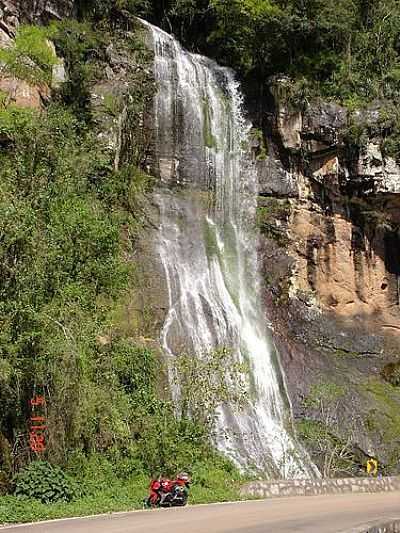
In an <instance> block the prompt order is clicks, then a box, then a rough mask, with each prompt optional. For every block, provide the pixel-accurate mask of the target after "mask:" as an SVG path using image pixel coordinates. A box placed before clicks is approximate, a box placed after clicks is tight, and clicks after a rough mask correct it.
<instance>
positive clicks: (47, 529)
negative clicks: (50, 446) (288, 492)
mask: <svg viewBox="0 0 400 533" xmlns="http://www.w3.org/2000/svg"><path fill="white" fill-rule="evenodd" d="M391 519H400V492H391V493H380V494H343V495H334V496H306V497H292V498H279V499H271V500H263V501H251V502H241V503H228V504H215V505H200V506H193V507H190V506H189V507H187V508H184V509H160V510H155V511H139V512H132V513H120V514H113V515H106V516H99V517H94V518H74V519H70V520H69V519H68V520H59V521H53V522H45V523H43V522H42V523H40V524H34V525H23V526H11V527H4V528H1V527H0V531H9V532H11V531H13V532H14V533H139V532H140V533H141V532H146V533H151V532H153V531H157V532H158V531H162V532H167V531H168V532H172V533H222V532H228V531H229V532H232V533H293V532H301V533H339V532H340V533H342V532H346V533H348V532H350V531H359V529H357V528H359V527H360V526H364V525H366V526H367V525H370V524H375V523H376V522H378V521H382V523H385V522H388V521H389V520H391Z"/></svg>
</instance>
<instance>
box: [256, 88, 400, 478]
mask: <svg viewBox="0 0 400 533" xmlns="http://www.w3.org/2000/svg"><path fill="white" fill-rule="evenodd" d="M289 85H290V82H289V81H288V80H286V79H278V80H276V79H275V80H273V82H272V83H271V87H270V92H271V99H270V101H269V102H268V108H267V111H266V112H265V114H264V116H263V128H264V134H265V135H266V139H267V140H266V143H267V145H268V157H267V158H265V160H264V157H262V154H261V148H262V147H261V148H260V143H256V144H255V146H256V148H255V157H256V158H258V163H257V165H258V168H259V175H260V197H259V226H260V228H261V233H262V240H261V245H260V253H261V254H262V257H263V265H264V280H265V287H266V291H265V294H266V302H267V307H268V312H269V315H270V319H272V323H273V327H274V330H275V338H276V342H277V345H278V346H279V348H280V352H281V357H282V359H283V363H284V366H285V370H286V375H287V380H288V386H289V389H290V393H291V398H292V401H293V405H294V411H295V415H296V417H297V418H298V419H302V418H303V417H307V418H308V417H311V419H312V420H314V421H319V422H323V421H324V417H325V422H326V421H327V420H326V412H325V413H324V412H323V410H324V409H323V407H324V405H323V401H322V399H321V398H320V401H319V402H317V403H318V407H317V406H316V405H314V406H313V407H314V409H313V408H310V405H309V403H307V398H309V395H310V391H312V390H315V389H316V387H317V388H318V387H319V390H320V391H321V390H323V387H326V388H329V385H332V384H335V385H337V387H338V388H337V390H338V391H339V393H338V394H337V398H336V399H335V402H336V403H335V406H334V408H332V411H331V412H330V415H329V419H330V420H329V421H330V423H332V422H333V423H334V425H335V424H336V426H335V427H336V429H335V431H334V433H335V432H336V433H337V434H339V435H340V437H341V438H342V439H344V440H347V439H350V440H352V442H353V443H354V444H355V447H356V448H360V449H361V450H363V451H364V452H365V453H366V454H368V453H370V454H376V455H377V456H379V457H380V458H381V460H382V461H383V462H384V463H385V464H386V465H387V466H388V467H389V468H392V467H394V466H395V465H397V463H398V458H399V452H400V450H399V446H398V445H399V442H398V431H399V430H400V415H399V407H400V393H399V390H398V389H396V388H395V387H394V386H393V385H392V384H393V383H394V384H396V383H397V381H396V371H397V368H398V367H397V364H398V362H399V342H400V305H399V304H400V278H399V275H400V255H399V253H400V246H399V244H400V234H399V223H400V219H399V212H400V211H399V207H400V167H399V164H398V162H397V161H396V160H395V159H394V158H393V157H391V156H390V155H388V154H387V153H386V152H387V151H385V142H384V141H385V137H386V136H387V135H390V131H389V130H388V129H387V117H386V116H384V111H383V104H382V103H380V104H377V105H375V106H371V107H370V108H368V109H366V110H364V111H362V112H361V111H355V112H352V113H350V112H349V111H348V110H347V109H345V108H343V107H340V106H338V105H336V104H334V103H327V102H322V101H312V102H303V103H302V105H301V108H300V109H299V106H298V105H297V106H294V105H293V103H292V102H291V101H290V97H289V96H288V87H289ZM260 154H261V155H260ZM397 372H398V371H397ZM325 403H326V402H325ZM325 407H326V406H325ZM339 420H340V423H337V422H338V421H339ZM359 457H360V460H361V461H362V454H361V456H359Z"/></svg>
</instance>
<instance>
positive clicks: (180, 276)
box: [144, 23, 314, 478]
mask: <svg viewBox="0 0 400 533" xmlns="http://www.w3.org/2000/svg"><path fill="white" fill-rule="evenodd" d="M144 24H146V25H147V27H148V28H149V30H150V31H149V33H150V35H151V39H152V46H153V48H154V52H155V58H154V72H155V77H156V81H157V86H158V89H157V94H156V95H155V98H154V115H155V116H154V123H155V133H154V138H155V146H154V150H153V152H154V169H155V172H157V174H158V175H159V176H160V181H161V186H160V188H159V190H158V192H157V193H156V194H155V198H156V202H157V203H158V206H159V209H160V217H161V219H160V229H159V237H158V239H159V241H158V253H159V256H160V259H161V262H162V265H163V268H164V271H165V276H166V281H167V284H168V293H169V309H168V313H167V317H166V320H165V323H164V325H163V328H162V332H161V343H162V348H163V350H164V352H165V355H166V356H169V357H175V356H177V355H178V354H179V353H182V352H186V353H189V352H190V353H192V354H194V355H196V356H197V357H202V355H203V354H204V353H206V352H209V351H211V350H215V349H216V348H218V347H229V348H230V349H231V350H232V353H233V357H234V358H235V360H236V361H238V362H243V361H246V362H247V363H248V365H249V368H250V380H249V381H250V383H251V389H252V392H251V394H250V395H249V399H248V401H247V404H246V406H244V407H243V409H241V410H238V409H236V408H235V407H233V406H229V405H224V406H222V407H221V408H220V409H219V412H218V422H217V426H218V427H217V437H216V445H217V447H218V448H219V450H220V451H222V452H223V453H224V454H225V455H227V456H228V457H230V458H231V459H232V460H233V461H234V462H235V463H236V464H237V465H238V466H240V467H241V468H242V469H253V470H256V471H258V472H263V473H264V474H266V475H269V476H270V477H283V478H294V477H310V476H311V475H313V473H314V468H313V466H312V465H311V463H310V461H309V459H308V457H307V455H306V454H305V452H304V451H303V450H302V448H301V447H300V445H299V444H298V443H297V442H296V440H295V438H294V437H293V434H292V431H291V419H290V405H289V402H288V397H287V393H286V389H285V384H284V380H283V378H282V370H281V368H280V365H279V360H278V357H277V355H276V351H275V349H274V345H273V341H272V338H271V333H270V331H269V329H268V324H267V321H266V319H265V315H264V312H263V308H262V303H261V302H262V298H261V286H260V284H261V282H260V274H259V267H258V257H257V245H258V242H257V234H258V232H257V230H256V207H257V187H258V182H257V173H256V170H255V165H254V161H252V158H251V154H250V150H249V149H248V146H249V133H250V129H251V124H250V123H249V122H248V121H247V120H246V118H245V116H244V113H243V98H242V94H241V91H240V86H239V83H238V82H237V81H236V80H235V77H234V74H233V72H232V71H231V70H229V69H227V68H222V67H220V66H218V65H217V64H216V63H215V62H213V61H211V60H209V59H207V58H205V57H202V56H199V55H195V54H190V53H188V52H187V51H185V50H184V49H183V48H182V47H181V46H180V45H179V43H178V42H177V41H176V40H175V39H174V38H173V37H171V36H170V35H168V34H167V33H165V32H163V31H162V30H160V29H158V28H155V27H154V26H151V25H150V24H148V23H144Z"/></svg>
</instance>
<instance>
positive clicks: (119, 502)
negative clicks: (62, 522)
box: [0, 467, 245, 525]
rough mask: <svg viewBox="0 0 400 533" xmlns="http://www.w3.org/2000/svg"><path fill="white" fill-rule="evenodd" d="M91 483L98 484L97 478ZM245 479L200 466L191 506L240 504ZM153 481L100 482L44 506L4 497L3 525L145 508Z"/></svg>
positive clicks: (0, 517) (141, 478)
mask: <svg viewBox="0 0 400 533" xmlns="http://www.w3.org/2000/svg"><path fill="white" fill-rule="evenodd" d="M93 478H94V479H92V480H91V483H93V484H94V483H96V481H95V479H96V478H97V475H94V476H93ZM244 481H245V480H244V478H242V477H241V476H240V475H238V474H237V472H236V471H234V472H232V473H228V472H226V471H224V470H222V469H218V468H213V469H212V470H208V469H204V470H202V468H201V467H200V468H199V469H198V470H197V472H196V474H194V476H193V485H192V487H191V490H190V496H189V503H190V504H200V503H211V502H224V501H239V500H241V499H243V498H242V497H241V496H240V494H239V489H240V486H241V484H242V483H243V482H244ZM148 486H149V478H148V477H147V476H144V475H141V476H137V477H131V478H129V479H127V480H124V481H123V480H120V479H114V480H105V479H103V480H100V483H99V485H98V487H97V489H95V490H93V489H92V490H90V492H91V493H90V494H87V495H85V496H82V497H81V498H79V499H77V500H75V501H73V502H70V503H66V502H59V503H52V504H43V503H40V502H38V501H36V500H24V499H21V498H18V497H16V496H2V497H0V525H1V524H10V523H27V522H35V521H40V520H51V519H57V518H68V517H74V516H88V515H95V514H103V513H112V512H118V511H133V510H135V509H142V503H143V498H144V497H146V496H147V493H148Z"/></svg>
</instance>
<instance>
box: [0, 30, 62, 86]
mask: <svg viewBox="0 0 400 533" xmlns="http://www.w3.org/2000/svg"><path fill="white" fill-rule="evenodd" d="M50 36H51V31H50V30H49V29H48V28H41V27H38V26H20V28H19V29H18V31H17V35H16V37H15V40H14V42H13V43H12V44H11V45H9V46H5V47H3V48H0V63H1V65H2V66H1V67H0V72H1V71H2V70H3V71H4V72H5V73H6V74H8V75H11V76H15V77H16V78H19V79H21V80H25V81H27V82H28V83H31V84H38V83H47V84H50V83H51V80H52V71H53V67H54V66H55V65H57V63H58V59H57V57H56V55H55V54H54V52H53V50H52V48H51V46H50V43H49V41H48V38H49V37H50Z"/></svg>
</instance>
